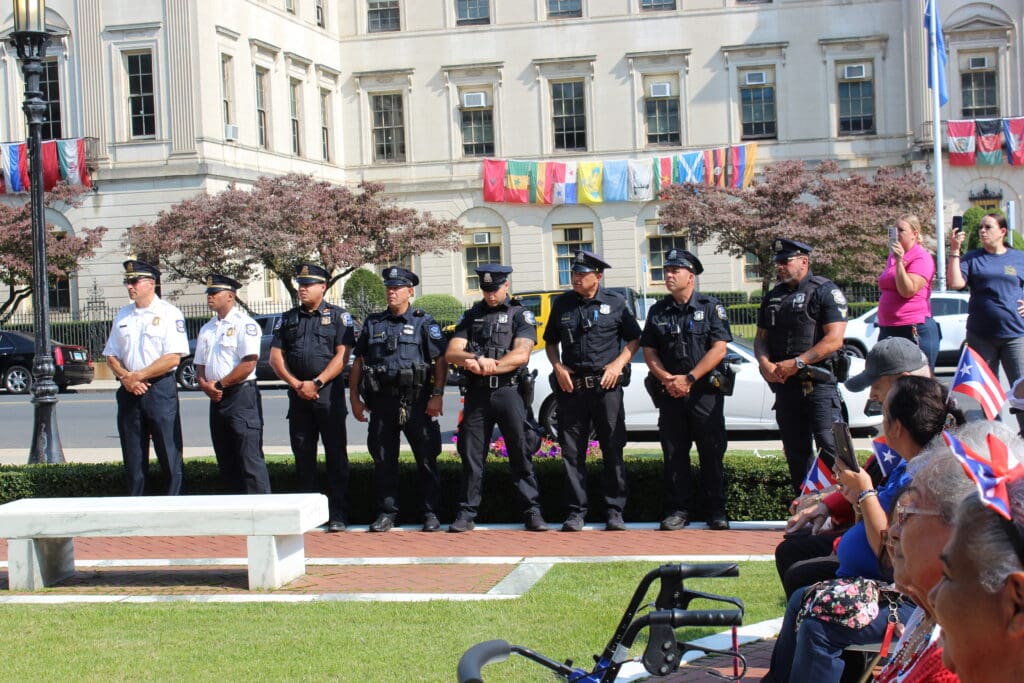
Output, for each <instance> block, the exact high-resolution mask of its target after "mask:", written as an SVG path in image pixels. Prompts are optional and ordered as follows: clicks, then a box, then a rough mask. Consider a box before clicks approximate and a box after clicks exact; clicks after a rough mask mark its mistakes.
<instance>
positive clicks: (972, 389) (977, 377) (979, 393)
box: [949, 346, 1006, 420]
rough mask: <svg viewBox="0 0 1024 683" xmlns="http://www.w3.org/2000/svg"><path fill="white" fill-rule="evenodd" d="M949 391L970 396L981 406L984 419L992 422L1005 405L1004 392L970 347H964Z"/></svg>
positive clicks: (982, 359) (983, 362)
mask: <svg viewBox="0 0 1024 683" xmlns="http://www.w3.org/2000/svg"><path fill="white" fill-rule="evenodd" d="M949 389H950V391H958V392H960V393H961V394H966V395H967V396H970V397H971V398H973V399H974V400H975V401H977V402H978V403H979V404H980V405H981V409H982V410H984V411H985V417H987V418H988V419H990V420H994V419H995V418H996V416H997V415H999V411H1001V410H1002V409H1003V405H1005V404H1006V392H1005V391H1003V387H1002V386H1001V385H1000V384H999V380H998V379H997V378H996V376H995V374H993V372H992V369H991V368H989V366H988V363H986V362H985V359H984V358H982V357H981V355H980V354H979V353H978V352H977V351H975V350H974V349H972V348H971V347H970V346H964V350H963V353H961V354H960V362H959V363H958V364H957V366H956V374H955V375H953V383H952V384H951V385H950V388H949Z"/></svg>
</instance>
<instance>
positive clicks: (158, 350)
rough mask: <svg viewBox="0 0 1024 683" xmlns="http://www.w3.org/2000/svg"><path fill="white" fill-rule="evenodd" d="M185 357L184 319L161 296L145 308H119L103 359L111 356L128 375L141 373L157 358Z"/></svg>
mask: <svg viewBox="0 0 1024 683" xmlns="http://www.w3.org/2000/svg"><path fill="white" fill-rule="evenodd" d="M168 353H176V354H178V355H181V356H187V355H188V334H186V332H185V316H184V315H183V314H182V312H181V311H180V310H178V307H177V306H174V305H172V304H169V303H167V302H166V301H164V300H163V299H161V298H160V297H154V298H153V301H152V302H151V303H150V304H149V306H146V307H145V308H140V307H138V306H136V305H135V304H128V305H127V306H122V307H121V310H119V311H118V312H117V315H116V316H115V317H114V323H113V325H112V326H111V330H110V336H109V337H107V345H106V346H104V347H103V355H104V356H114V357H116V358H117V359H118V360H120V361H121V365H123V366H124V367H125V369H126V370H128V371H129V372H136V371H138V370H142V369H143V368H145V367H146V366H148V365H150V364H151V363H153V361H155V360H156V359H157V358H160V356H163V355H165V354H168Z"/></svg>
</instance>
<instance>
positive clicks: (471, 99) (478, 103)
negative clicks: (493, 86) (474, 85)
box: [462, 92, 487, 109]
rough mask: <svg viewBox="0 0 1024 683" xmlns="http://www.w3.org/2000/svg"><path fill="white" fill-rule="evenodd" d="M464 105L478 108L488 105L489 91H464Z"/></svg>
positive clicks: (469, 107)
mask: <svg viewBox="0 0 1024 683" xmlns="http://www.w3.org/2000/svg"><path fill="white" fill-rule="evenodd" d="M462 106H463V107H465V108H466V109H478V108H480V107H486V106H487V93H485V92H464V93H462Z"/></svg>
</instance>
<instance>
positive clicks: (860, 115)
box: [836, 63, 875, 135]
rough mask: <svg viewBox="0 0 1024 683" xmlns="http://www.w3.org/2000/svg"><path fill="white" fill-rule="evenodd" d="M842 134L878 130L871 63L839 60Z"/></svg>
mask: <svg viewBox="0 0 1024 683" xmlns="http://www.w3.org/2000/svg"><path fill="white" fill-rule="evenodd" d="M837 68H838V70H839V73H838V76H839V82H838V83H837V84H836V85H837V92H838V93H839V134H840V135H867V134H871V133H874V132H875V87H874V80H873V79H872V77H871V75H872V74H871V64H866V63H856V64H839V65H837Z"/></svg>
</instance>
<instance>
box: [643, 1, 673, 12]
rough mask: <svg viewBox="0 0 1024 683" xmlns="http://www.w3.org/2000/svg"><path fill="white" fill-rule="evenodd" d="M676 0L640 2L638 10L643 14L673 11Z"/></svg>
mask: <svg viewBox="0 0 1024 683" xmlns="http://www.w3.org/2000/svg"><path fill="white" fill-rule="evenodd" d="M675 8H676V0H640V9H641V11H644V12H656V11H658V10H666V9H675Z"/></svg>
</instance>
